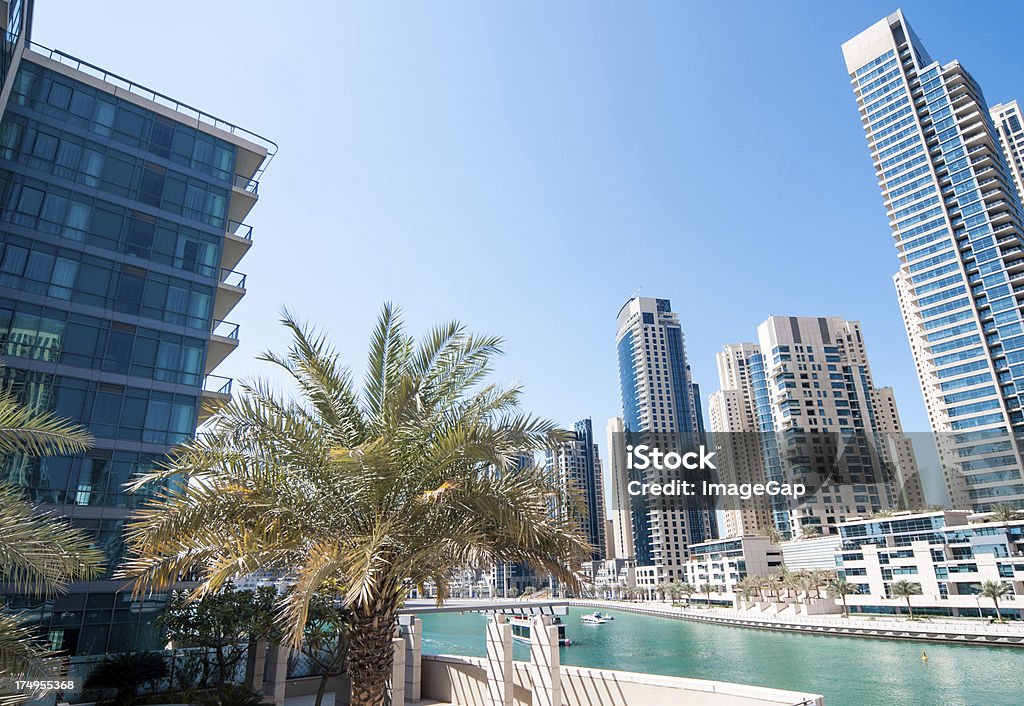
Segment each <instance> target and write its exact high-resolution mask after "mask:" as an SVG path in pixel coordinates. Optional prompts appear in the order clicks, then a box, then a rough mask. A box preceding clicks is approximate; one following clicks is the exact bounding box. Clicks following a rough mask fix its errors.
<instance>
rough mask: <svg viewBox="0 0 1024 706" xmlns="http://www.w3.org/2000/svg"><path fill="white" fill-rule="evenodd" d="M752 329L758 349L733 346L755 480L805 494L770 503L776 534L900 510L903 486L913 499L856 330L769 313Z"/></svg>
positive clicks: (899, 441) (895, 417) (885, 392)
mask: <svg viewBox="0 0 1024 706" xmlns="http://www.w3.org/2000/svg"><path fill="white" fill-rule="evenodd" d="M757 333H758V345H757V346H756V347H755V346H752V345H750V344H746V346H745V347H744V348H743V349H741V350H743V351H744V353H745V354H746V355H745V362H746V368H747V369H748V372H747V376H748V378H749V380H748V382H747V384H746V386H745V388H744V389H745V390H748V391H749V393H748V394H750V395H752V397H753V406H754V410H755V411H754V414H755V418H756V424H757V428H758V431H759V432H760V433H761V435H762V452H763V468H764V474H765V475H764V477H765V478H766V479H768V480H780V481H787V482H803V483H805V484H808V486H809V489H810V490H812V491H813V495H809V496H808V497H805V498H803V499H800V500H799V501H796V500H794V499H792V498H785V497H782V496H778V497H775V498H773V499H772V500H771V503H770V504H771V512H772V521H773V522H774V524H775V525H776V527H777V528H778V529H779V531H780V532H782V533H783V534H784V535H790V536H795V537H799V536H806V535H807V534H808V531H811V532H812V533H813V531H814V530H817V531H820V532H822V533H825V534H831V533H834V531H835V527H836V525H837V524H838V523H840V522H842V521H844V520H845V519H847V518H848V517H854V516H861V515H865V514H870V513H873V512H876V511H878V510H882V509H887V508H892V507H900V506H901V497H902V495H903V493H902V488H903V486H905V485H909V487H910V488H911V489H912V490H911V491H910V492H911V493H912V494H913V495H914V498H915V502H916V500H917V498H918V497H919V496H920V481H919V480H917V475H918V474H917V464H916V461H915V459H914V452H913V447H912V446H910V444H909V440H907V439H906V438H905V437H902V436H900V434H901V432H902V429H901V428H900V422H899V414H898V412H897V411H896V404H895V398H894V396H893V393H892V389H891V388H880V389H879V388H875V387H874V383H873V379H872V375H871V367H870V364H869V362H868V356H867V351H866V349H865V346H864V339H863V336H862V334H861V328H860V324H859V323H858V322H856V321H847V320H845V319H842V318H839V317H828V318H823V317H793V316H770V317H768V320H767V321H765V322H764V323H762V324H761V325H760V326H759V327H758V329H757ZM737 348H738V347H736V346H731V347H727V348H726V354H725V355H729V353H730V352H733V353H732V354H733V356H735V352H734V351H735V350H736V349H737ZM746 404H750V403H749V402H746ZM890 404H891V408H890ZM769 442H770V443H769Z"/></svg>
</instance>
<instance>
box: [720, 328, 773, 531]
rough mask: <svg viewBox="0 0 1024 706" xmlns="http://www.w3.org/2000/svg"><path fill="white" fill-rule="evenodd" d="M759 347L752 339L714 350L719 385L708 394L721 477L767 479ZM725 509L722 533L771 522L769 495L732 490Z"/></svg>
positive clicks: (755, 528) (722, 479)
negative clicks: (754, 371) (756, 383)
mask: <svg viewBox="0 0 1024 706" xmlns="http://www.w3.org/2000/svg"><path fill="white" fill-rule="evenodd" d="M760 354H761V349H760V348H759V347H758V346H757V345H755V344H753V343H729V344H726V345H725V346H723V348H722V351H720V352H719V353H718V354H717V355H716V356H715V358H716V360H717V362H718V382H719V385H720V386H721V389H719V390H717V391H716V392H714V393H713V394H712V395H711V397H710V398H708V415H709V417H710V418H711V431H712V433H713V434H714V442H715V446H716V448H717V449H718V457H719V459H721V461H722V462H721V463H720V464H719V482H724V483H764V482H765V471H764V457H763V452H762V448H761V444H760V435H759V434H758V433H757V407H756V406H755V404H754V393H753V389H752V387H751V379H750V366H749V364H748V361H749V360H750V358H751V356H760ZM720 509H721V510H722V511H723V520H724V522H723V526H722V527H721V528H720V530H721V536H722V537H742V536H743V535H751V534H759V533H761V532H763V531H765V530H766V529H768V528H769V527H772V526H774V523H773V522H772V515H771V509H770V507H769V504H768V499H767V498H766V497H765V496H763V495H762V496H757V497H753V498H750V499H749V500H741V499H739V498H738V497H737V496H728V497H726V498H725V502H724V503H723V504H722V505H721V506H720Z"/></svg>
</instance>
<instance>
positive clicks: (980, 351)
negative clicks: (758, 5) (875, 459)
mask: <svg viewBox="0 0 1024 706" xmlns="http://www.w3.org/2000/svg"><path fill="white" fill-rule="evenodd" d="M843 54H844V56H845V58H846V67H847V70H848V71H849V74H850V80H851V83H852V85H853V90H854V94H855V95H856V99H857V107H858V110H859V111H860V116H861V121H862V123H863V126H864V130H865V132H866V134H867V139H868V144H869V146H870V149H871V156H872V160H873V162H874V166H875V171H876V174H877V176H878V180H879V185H880V186H881V189H882V197H883V200H884V202H885V208H886V212H887V214H888V217H889V225H890V228H891V229H892V234H893V238H894V241H895V244H896V249H897V254H898V256H899V260H900V270H899V272H898V273H897V275H896V285H897V292H898V294H899V298H900V306H901V309H902V312H903V317H904V321H905V324H906V327H907V333H908V336H909V338H910V346H911V350H912V352H913V353H914V362H915V364H916V366H917V373H918V377H919V379H920V382H921V388H922V391H923V393H924V397H925V402H926V406H927V410H928V416H929V420H930V422H931V427H932V430H933V432H935V433H936V434H937V435H939V437H940V438H939V448H940V454H941V460H942V462H943V465H944V472H945V475H946V480H947V486H948V488H949V494H950V497H951V500H952V502H953V503H954V504H955V505H957V506H960V507H964V506H971V507H973V508H974V509H977V510H986V509H989V508H990V507H992V506H993V505H995V504H998V503H1004V502H1010V503H1013V504H1016V505H1018V506H1020V507H1024V482H1022V478H1021V468H1022V459H1021V449H1020V445H1019V442H1018V439H1019V438H1020V436H1021V432H1022V431H1024V411H1022V410H1021V400H1022V396H1024V316H1022V307H1021V302H1020V298H1021V297H1024V238H1022V234H1024V229H1022V225H1024V214H1022V209H1021V200H1020V197H1019V196H1018V191H1017V188H1016V186H1015V182H1014V173H1013V170H1012V169H1011V166H1010V164H1008V163H1007V160H1006V157H1005V156H1004V152H1003V149H1001V147H1000V134H999V132H998V130H997V129H996V126H995V125H994V124H993V122H992V117H991V114H990V111H989V109H988V106H987V104H986V102H985V98H984V96H983V94H982V91H981V88H980V87H979V85H978V83H977V82H976V81H975V80H974V78H973V77H972V76H971V75H970V74H969V73H967V71H966V70H965V69H964V67H963V66H961V65H960V63H959V62H957V61H951V62H949V63H947V64H944V65H943V64H940V63H938V62H936V61H933V60H932V59H931V57H930V56H929V55H928V53H927V52H926V51H925V49H924V46H923V45H922V44H921V41H920V40H919V39H918V38H917V37H916V36H915V35H914V32H913V31H912V30H911V28H910V26H909V25H908V24H907V20H906V18H905V17H904V16H903V13H902V12H899V11H897V12H896V13H894V14H892V15H890V16H888V17H886V18H885V19H883V20H880V21H879V22H877V23H876V24H874V25H872V26H871V27H869V28H868V29H866V30H864V31H863V32H861V33H860V34H859V35H857V36H856V37H854V38H853V39H851V40H850V41H848V42H847V43H846V44H844V45H843ZM1010 122H1012V121H1011V120H1009V119H1008V123H1010ZM1015 131H1016V130H1015V129H1014V128H1013V127H1012V126H1011V134H1012V133H1013V132H1015ZM1004 146H1006V145H1005V144H1004Z"/></svg>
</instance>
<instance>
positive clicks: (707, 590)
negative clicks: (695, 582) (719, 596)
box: [700, 583, 715, 608]
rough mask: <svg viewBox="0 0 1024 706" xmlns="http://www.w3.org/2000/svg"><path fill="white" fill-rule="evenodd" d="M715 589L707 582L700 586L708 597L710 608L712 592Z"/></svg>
mask: <svg viewBox="0 0 1024 706" xmlns="http://www.w3.org/2000/svg"><path fill="white" fill-rule="evenodd" d="M714 590H715V587H714V586H712V585H711V584H710V583H706V584H704V585H703V586H701V587H700V592H701V593H703V594H704V595H705V596H707V597H708V608H710V607H711V592H712V591H714Z"/></svg>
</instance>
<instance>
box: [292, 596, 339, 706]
mask: <svg viewBox="0 0 1024 706" xmlns="http://www.w3.org/2000/svg"><path fill="white" fill-rule="evenodd" d="M342 590H343V587H342V586H341V585H340V584H338V583H336V582H329V583H326V584H323V585H322V590H321V591H320V592H318V593H317V594H315V595H314V596H313V598H312V600H311V601H310V603H309V618H308V619H307V620H306V628H305V630H303V632H302V654H304V655H306V657H307V658H308V659H309V661H310V662H312V663H313V664H315V665H316V666H317V667H318V668H319V669H320V686H319V688H318V689H317V692H316V706H321V704H322V703H323V699H324V692H325V691H326V690H327V683H328V682H329V681H330V680H331V679H336V678H338V677H341V676H344V675H345V673H346V666H347V657H348V643H349V640H348V621H349V617H350V615H349V612H348V611H347V610H346V609H345V608H344V607H343V606H342V604H341V601H340V600H338V598H337V594H339V593H341V591H342ZM334 702H335V703H336V704H340V703H342V694H340V693H339V690H336V691H335V695H334Z"/></svg>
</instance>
